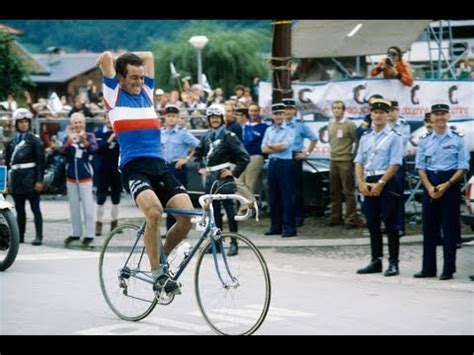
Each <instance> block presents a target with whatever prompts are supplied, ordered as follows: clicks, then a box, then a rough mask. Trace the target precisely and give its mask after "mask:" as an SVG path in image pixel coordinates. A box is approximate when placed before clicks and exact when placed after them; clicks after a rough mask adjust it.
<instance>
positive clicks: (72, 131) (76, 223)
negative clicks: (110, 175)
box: [61, 112, 97, 247]
mask: <svg viewBox="0 0 474 355" xmlns="http://www.w3.org/2000/svg"><path fill="white" fill-rule="evenodd" d="M70 122H71V126H69V127H68V136H67V139H66V141H65V142H64V144H63V146H62V147H61V153H62V154H63V155H65V156H66V179H67V183H66V185H67V196H68V200H69V210H70V212H71V235H70V236H69V237H67V238H66V239H65V240H64V244H65V245H66V246H68V245H69V244H70V243H72V242H73V241H76V240H79V239H80V237H81V235H82V219H81V210H80V209H81V206H82V212H83V216H84V222H85V226H86V234H85V238H84V240H83V242H82V246H84V247H88V246H89V245H90V244H91V242H92V241H93V240H94V234H95V233H94V224H95V213H94V207H95V204H94V197H93V193H92V176H93V170H92V165H91V163H90V160H91V159H92V154H93V153H95V151H96V150H97V142H96V139H95V136H94V134H93V133H86V131H85V130H84V128H85V126H86V118H85V117H84V115H83V114H82V113H80V112H75V113H73V114H72V116H71V118H70Z"/></svg>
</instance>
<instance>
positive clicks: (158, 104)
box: [153, 89, 165, 111]
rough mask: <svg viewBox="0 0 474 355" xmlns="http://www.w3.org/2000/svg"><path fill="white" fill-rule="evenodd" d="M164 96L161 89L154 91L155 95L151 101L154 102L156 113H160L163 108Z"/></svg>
mask: <svg viewBox="0 0 474 355" xmlns="http://www.w3.org/2000/svg"><path fill="white" fill-rule="evenodd" d="M164 94H165V92H164V91H163V90H162V89H156V90H155V95H154V96H153V101H154V102H155V110H156V111H161V110H162V109H164V108H165V106H164V105H163V104H162V100H163V95H164Z"/></svg>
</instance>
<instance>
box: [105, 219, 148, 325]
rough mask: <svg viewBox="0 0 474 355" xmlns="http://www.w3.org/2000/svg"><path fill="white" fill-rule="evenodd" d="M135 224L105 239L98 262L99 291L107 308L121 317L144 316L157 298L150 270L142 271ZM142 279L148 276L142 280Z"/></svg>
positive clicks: (138, 317) (141, 246)
mask: <svg viewBox="0 0 474 355" xmlns="http://www.w3.org/2000/svg"><path fill="white" fill-rule="evenodd" d="M139 229H140V228H139V227H138V226H134V225H130V224H125V225H122V226H120V227H119V228H117V229H116V230H114V232H113V233H112V234H111V235H110V236H109V237H108V238H107V240H106V241H105V243H104V247H103V249H102V253H101V256H100V262H99V275H100V285H101V289H102V293H103V295H104V297H105V300H106V302H107V304H108V305H109V307H110V309H111V310H112V311H113V312H114V313H115V314H116V315H117V316H118V317H120V318H122V319H125V320H133V321H136V320H140V319H143V318H145V317H146V316H147V315H148V314H150V312H151V311H152V310H153V308H154V307H155V305H156V303H157V300H156V298H155V293H154V292H153V289H152V283H150V282H149V281H151V277H150V276H149V273H150V271H149V270H145V267H146V266H145V264H146V262H144V261H143V260H144V259H145V257H144V253H145V247H144V244H143V238H139V239H138V241H137V235H138V232H139ZM144 279H149V280H148V281H145V280H144Z"/></svg>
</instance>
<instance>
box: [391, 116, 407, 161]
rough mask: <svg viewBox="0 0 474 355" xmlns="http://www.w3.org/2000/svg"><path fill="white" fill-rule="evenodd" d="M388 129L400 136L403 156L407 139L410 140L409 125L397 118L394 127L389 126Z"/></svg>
mask: <svg viewBox="0 0 474 355" xmlns="http://www.w3.org/2000/svg"><path fill="white" fill-rule="evenodd" d="M390 127H392V128H393V129H394V130H395V131H397V132H398V133H400V134H401V135H402V138H403V153H404V154H403V155H405V154H406V150H407V144H408V139H409V138H410V134H411V129H410V125H409V124H408V122H407V121H406V120H404V119H400V118H399V119H398V120H397V122H396V123H395V124H394V125H392V124H390Z"/></svg>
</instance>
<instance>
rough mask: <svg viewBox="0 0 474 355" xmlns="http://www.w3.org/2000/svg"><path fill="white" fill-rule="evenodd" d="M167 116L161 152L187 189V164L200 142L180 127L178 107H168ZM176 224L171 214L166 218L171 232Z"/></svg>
mask: <svg viewBox="0 0 474 355" xmlns="http://www.w3.org/2000/svg"><path fill="white" fill-rule="evenodd" d="M165 115H166V118H165V123H166V127H165V128H164V129H162V130H161V152H162V154H163V158H164V159H165V160H166V166H167V167H168V169H170V171H171V174H173V176H174V177H175V178H176V179H178V181H179V182H180V183H181V184H182V185H183V186H184V187H185V188H187V187H188V186H187V185H188V178H187V173H188V170H187V167H186V164H187V163H188V162H189V160H190V159H191V158H192V156H193V154H194V149H195V148H196V147H197V145H198V144H199V140H198V139H197V138H196V137H194V136H193V135H192V134H191V132H189V131H188V130H187V129H185V128H182V127H179V126H178V115H179V107H178V106H176V105H172V104H169V105H166V107H165ZM175 222H176V220H175V218H174V217H173V216H172V215H170V214H169V215H168V216H167V217H166V228H167V229H168V230H169V229H170V228H171V227H172V226H173V224H174V223H175Z"/></svg>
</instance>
